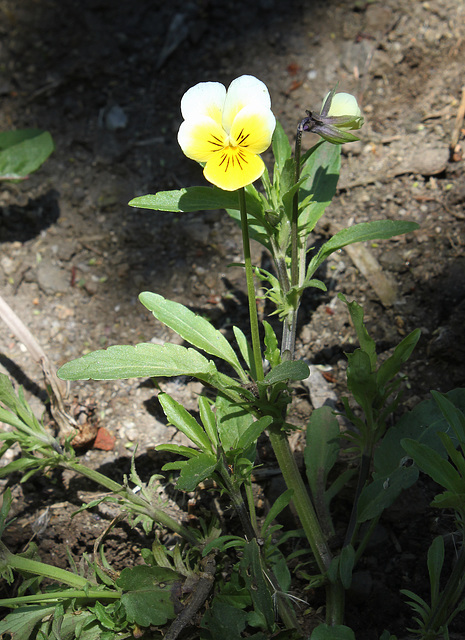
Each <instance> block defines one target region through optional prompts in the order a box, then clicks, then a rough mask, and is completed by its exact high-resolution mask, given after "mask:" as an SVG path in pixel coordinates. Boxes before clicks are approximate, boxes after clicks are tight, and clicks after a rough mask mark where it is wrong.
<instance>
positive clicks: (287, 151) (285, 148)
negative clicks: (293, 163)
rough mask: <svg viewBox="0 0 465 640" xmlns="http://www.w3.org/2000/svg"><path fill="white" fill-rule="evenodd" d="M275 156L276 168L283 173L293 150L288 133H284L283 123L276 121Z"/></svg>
mask: <svg viewBox="0 0 465 640" xmlns="http://www.w3.org/2000/svg"><path fill="white" fill-rule="evenodd" d="M272 144H273V155H274V159H275V162H276V168H277V170H278V171H281V170H282V168H283V167H284V164H285V163H286V160H288V159H289V158H290V157H291V154H292V148H291V145H290V144H289V138H288V137H287V133H286V132H285V131H284V129H283V127H282V125H281V123H280V122H279V121H278V120H276V127H275V129H274V133H273V140H272Z"/></svg>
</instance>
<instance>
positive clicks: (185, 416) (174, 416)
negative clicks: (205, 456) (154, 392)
mask: <svg viewBox="0 0 465 640" xmlns="http://www.w3.org/2000/svg"><path fill="white" fill-rule="evenodd" d="M158 400H159V402H160V404H161V406H162V408H163V411H164V413H165V416H166V417H167V418H168V420H169V422H170V423H171V424H172V425H174V426H175V427H176V429H179V431H182V433H183V434H184V435H185V436H187V437H188V438H189V440H191V441H192V442H193V443H194V444H195V445H197V446H198V447H199V449H201V450H202V451H204V452H205V451H207V452H211V450H212V445H211V442H210V440H209V438H208V436H207V434H206V433H205V431H204V430H203V428H202V427H201V425H200V424H199V423H198V422H197V420H196V419H195V418H194V416H192V415H191V414H190V413H189V411H187V409H185V408H184V407H183V406H182V405H181V404H179V402H176V400H174V399H173V398H171V396H169V395H168V394H167V393H159V394H158Z"/></svg>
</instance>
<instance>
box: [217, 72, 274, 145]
mask: <svg viewBox="0 0 465 640" xmlns="http://www.w3.org/2000/svg"><path fill="white" fill-rule="evenodd" d="M247 105H255V106H256V107H258V108H263V109H269V108H270V107H271V99H270V94H269V93H268V89H267V87H266V84H264V83H263V82H262V81H261V80H258V78H255V77H254V76H240V78H236V79H235V80H233V81H232V82H231V84H230V85H229V87H228V91H227V93H226V99H225V101H224V107H223V128H224V130H225V131H226V133H229V132H230V131H231V126H232V123H233V120H234V118H235V117H236V115H237V114H238V113H239V111H241V109H243V108H244V107H246V106H247Z"/></svg>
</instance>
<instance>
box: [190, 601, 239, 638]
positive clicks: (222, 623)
mask: <svg viewBox="0 0 465 640" xmlns="http://www.w3.org/2000/svg"><path fill="white" fill-rule="evenodd" d="M246 624H247V612H246V611H242V610H241V609H237V608H236V607H234V606H232V605H230V604H228V603H226V602H221V601H219V600H217V599H215V600H213V605H212V606H211V607H210V609H208V611H207V612H206V613H205V615H204V616H203V618H202V623H201V626H202V628H204V629H208V630H209V631H210V633H211V637H212V638H225V637H227V639H228V640H242V633H241V632H242V631H243V630H244V629H245V627H246Z"/></svg>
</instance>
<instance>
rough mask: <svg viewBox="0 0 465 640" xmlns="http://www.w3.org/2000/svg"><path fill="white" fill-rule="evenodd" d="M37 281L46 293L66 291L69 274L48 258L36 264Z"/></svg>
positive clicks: (68, 285) (68, 283)
mask: <svg viewBox="0 0 465 640" xmlns="http://www.w3.org/2000/svg"><path fill="white" fill-rule="evenodd" d="M36 273H37V283H38V285H39V287H40V288H41V289H42V291H43V292H44V293H46V294H48V295H54V294H56V293H66V292H67V291H69V287H70V275H69V273H68V272H67V271H65V270H64V269H62V268H61V267H59V266H58V265H56V264H53V263H52V262H50V261H49V260H46V259H45V260H42V262H40V263H39V265H38V266H37V272H36Z"/></svg>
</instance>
